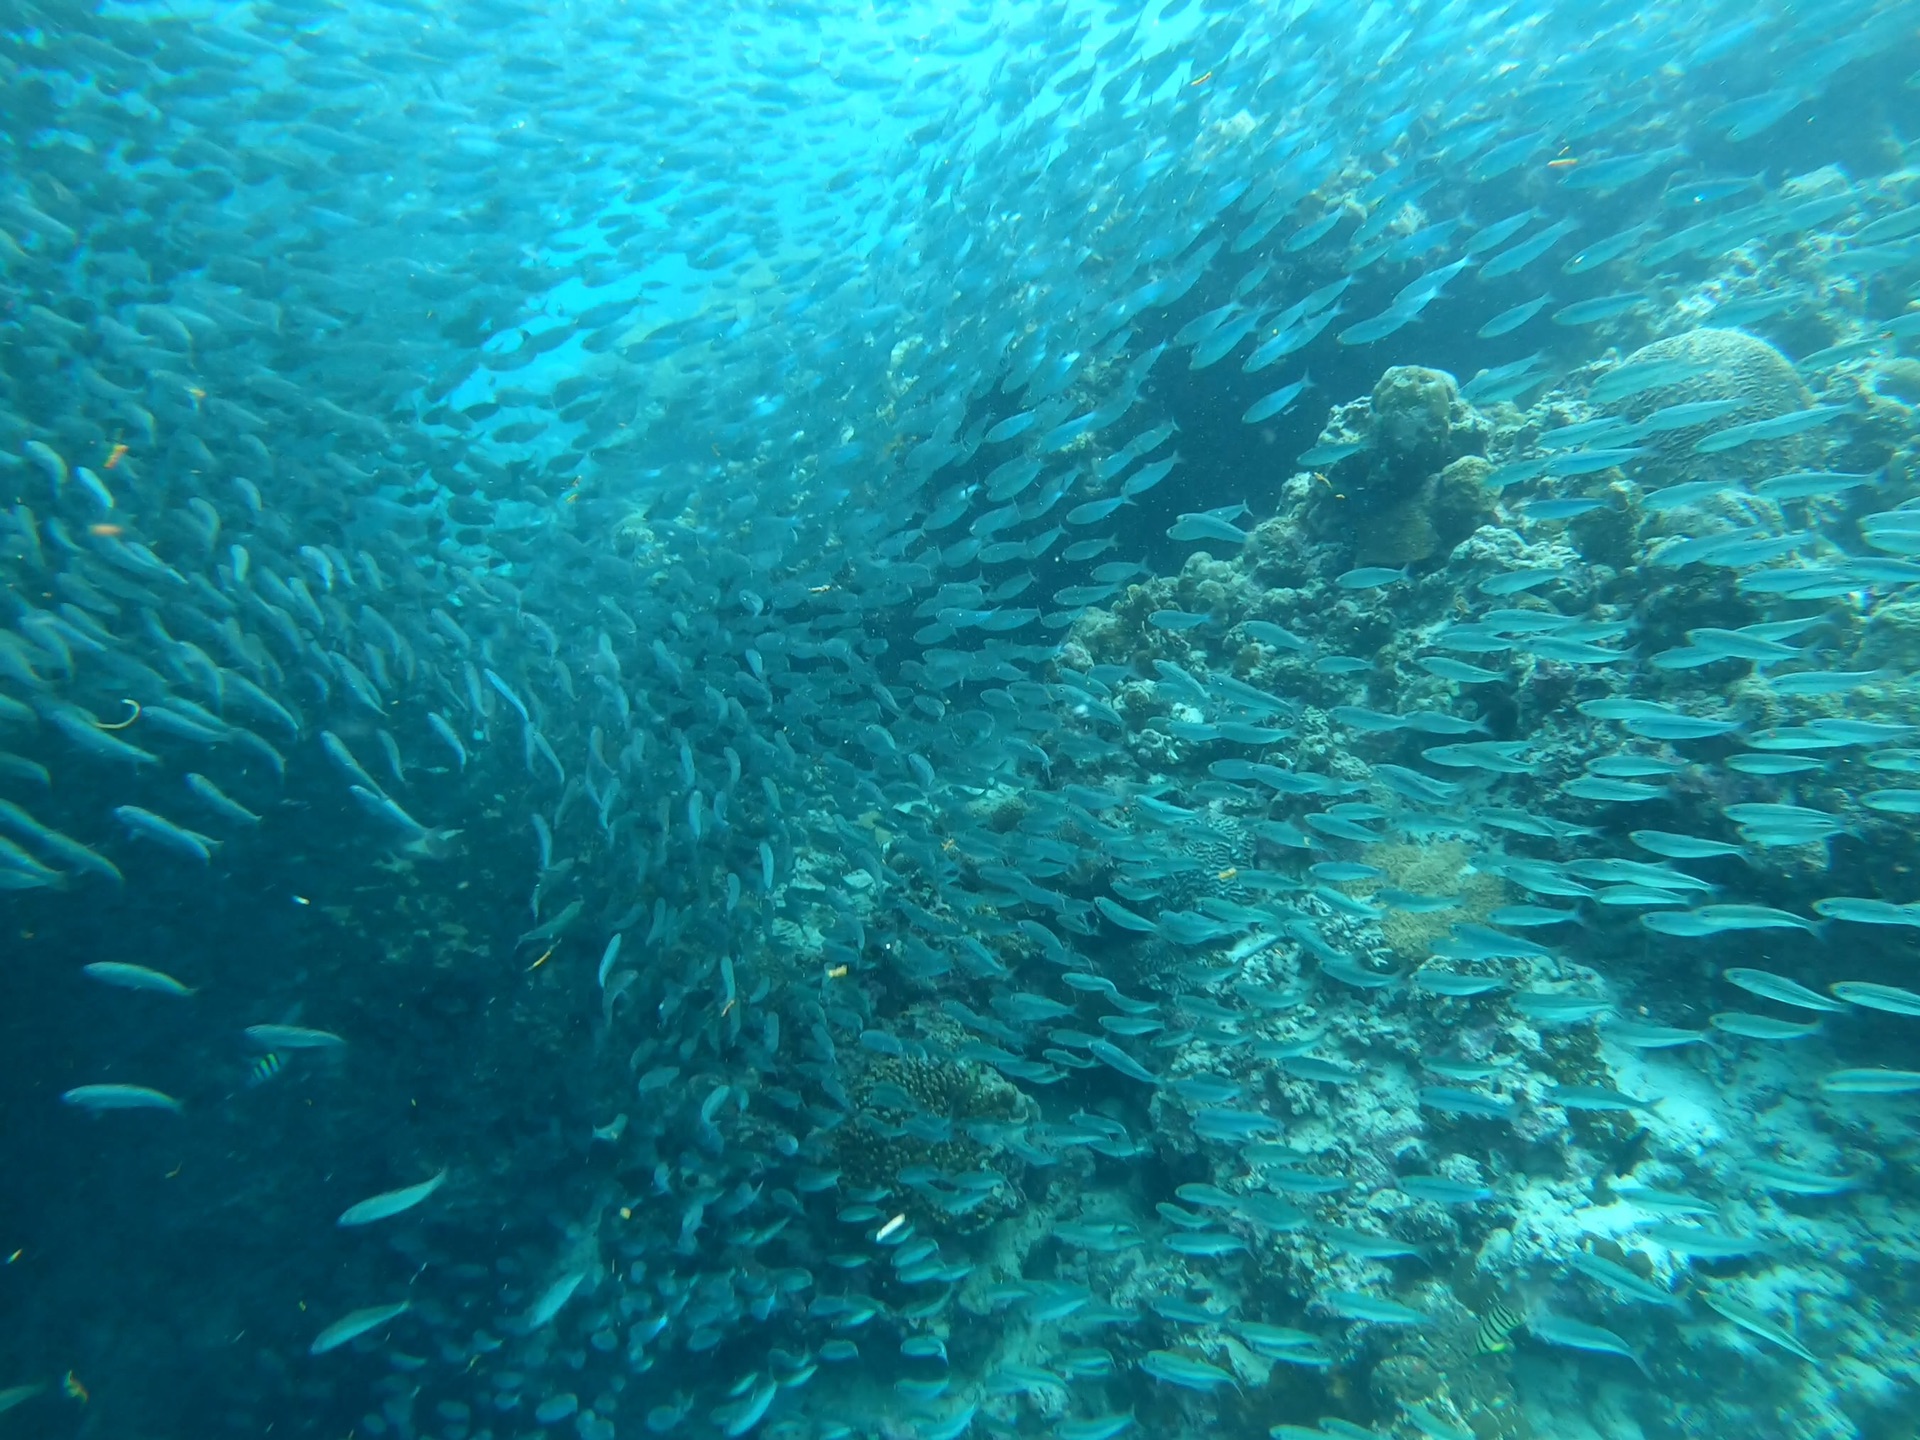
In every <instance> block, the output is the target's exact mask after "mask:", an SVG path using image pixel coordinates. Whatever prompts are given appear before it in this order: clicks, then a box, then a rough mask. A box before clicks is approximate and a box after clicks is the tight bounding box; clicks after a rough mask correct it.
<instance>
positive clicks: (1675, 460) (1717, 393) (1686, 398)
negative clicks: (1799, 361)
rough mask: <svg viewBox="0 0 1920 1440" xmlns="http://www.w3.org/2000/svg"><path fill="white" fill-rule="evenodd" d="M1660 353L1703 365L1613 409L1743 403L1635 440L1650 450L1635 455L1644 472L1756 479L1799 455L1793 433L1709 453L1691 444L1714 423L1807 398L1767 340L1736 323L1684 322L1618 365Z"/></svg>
mask: <svg viewBox="0 0 1920 1440" xmlns="http://www.w3.org/2000/svg"><path fill="white" fill-rule="evenodd" d="M1664 360H1678V361H1682V362H1685V363H1688V364H1698V365H1703V366H1705V367H1706V368H1705V369H1704V370H1703V371H1702V372H1701V373H1700V374H1698V375H1694V376H1692V377H1690V378H1689V379H1686V380H1681V381H1679V382H1677V383H1675V384H1672V385H1661V386H1657V387H1655V388H1654V389H1652V390H1646V391H1643V392H1641V393H1640V394H1639V395H1636V396H1634V397H1633V398H1632V399H1630V400H1628V401H1626V402H1624V404H1623V405H1622V406H1621V410H1622V412H1623V413H1625V414H1626V415H1627V416H1629V417H1630V418H1632V419H1635V420H1638V419H1641V418H1643V417H1644V416H1647V415H1651V414H1652V413H1653V412H1654V411H1655V410H1659V409H1662V408H1664V407H1665V406H1668V405H1682V404H1688V403H1690V402H1693V401H1698V400H1739V401H1742V402H1743V403H1742V404H1741V406H1740V408H1739V409H1737V410H1732V411H1729V412H1728V413H1727V414H1725V415H1723V416H1721V417H1720V418H1718V419H1716V420H1712V421H1709V422H1708V423H1707V424H1705V425H1694V426H1689V427H1688V428H1686V429H1684V430H1672V431H1668V432H1667V433H1665V434H1663V435H1652V436H1649V437H1648V438H1647V439H1645V440H1644V441H1642V442H1640V443H1642V444H1643V445H1645V446H1647V447H1648V448H1649V449H1651V450H1652V451H1653V452H1654V453H1653V455H1650V456H1648V457H1647V459H1646V460H1645V461H1643V462H1642V468H1643V470H1644V471H1645V472H1646V473H1647V474H1648V475H1649V476H1650V478H1652V479H1653V480H1655V481H1656V482H1657V483H1666V482H1669V481H1676V480H1717V479H1725V480H1749V479H1761V478H1764V477H1765V476H1768V475H1776V474H1778V473H1780V472H1781V471H1782V470H1788V469H1792V468H1794V467H1795V466H1797V465H1799V464H1801V463H1803V461H1804V459H1805V456H1806V452H1807V449H1808V442H1807V441H1806V440H1804V439H1801V438H1799V437H1796V438H1793V439H1789V440H1776V441H1768V442H1756V443H1754V444H1751V445H1742V446H1740V447H1739V448H1737V449H1733V450H1726V451H1722V452H1721V453H1720V454H1717V455H1696V454H1694V452H1693V446H1694V442H1695V441H1697V440H1699V439H1700V438H1701V437H1703V436H1705V435H1710V434H1712V433H1713V432H1714V431H1716V430H1722V429H1725V428H1726V427H1727V426H1729V425H1744V424H1746V423H1747V422H1748V421H1751V420H1765V419H1768V418H1770V417H1771V416H1774V415H1784V414H1786V413H1787V412H1788V411H1790V410H1804V409H1805V408H1806V407H1807V406H1809V405H1811V404H1812V403H1813V397H1812V396H1811V395H1810V394H1808V393H1807V387H1806V386H1805V385H1803V384H1801V383H1800V377H1799V375H1798V374H1796V373H1795V371H1794V368H1793V362H1792V361H1790V360H1788V359H1787V357H1786V356H1784V355H1782V354H1781V353H1780V352H1779V351H1778V350H1776V349H1774V348H1773V346H1771V345H1769V344H1768V343H1767V342H1766V341H1764V340H1760V339H1757V338H1755V337H1754V336H1752V335H1749V334H1747V333H1746V332H1745V331H1742V330H1713V329H1702V330H1689V331H1687V332H1685V333H1684V334H1681V335H1671V336H1668V337H1667V338H1666V339H1665V340H1656V341H1654V342H1653V344H1651V345H1647V346H1644V347H1643V348H1641V349H1639V350H1636V351H1634V352H1633V354H1631V355H1629V356H1628V357H1627V358H1626V359H1625V360H1624V361H1622V362H1621V364H1622V366H1623V367H1624V366H1629V365H1646V364H1652V363H1656V362H1659V361H1664ZM1656 457H1657V458H1656Z"/></svg>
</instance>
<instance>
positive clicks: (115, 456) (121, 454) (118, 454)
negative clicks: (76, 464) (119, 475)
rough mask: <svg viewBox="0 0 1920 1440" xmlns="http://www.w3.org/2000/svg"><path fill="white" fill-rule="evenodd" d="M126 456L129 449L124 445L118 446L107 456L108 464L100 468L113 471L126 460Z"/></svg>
mask: <svg viewBox="0 0 1920 1440" xmlns="http://www.w3.org/2000/svg"><path fill="white" fill-rule="evenodd" d="M126 455H127V447H126V446H124V445H120V444H116V445H115V446H114V447H113V449H112V450H111V451H110V452H109V453H108V455H107V463H106V464H104V465H102V466H101V467H100V468H101V469H102V470H111V469H113V467H114V466H116V465H118V464H119V463H120V462H121V461H122V460H124V459H125V458H126Z"/></svg>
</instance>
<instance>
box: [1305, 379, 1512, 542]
mask: <svg viewBox="0 0 1920 1440" xmlns="http://www.w3.org/2000/svg"><path fill="white" fill-rule="evenodd" d="M1486 438H1487V425H1486V422H1485V421H1484V420H1483V419H1482V418H1481V417H1480V416H1479V414H1478V413H1477V412H1476V411H1475V410H1474V409H1473V407H1472V406H1471V405H1469V404H1467V403H1466V402H1465V401H1464V400H1462V399H1461V398H1460V389H1459V386H1458V385H1457V384H1456V383H1455V382H1454V378H1453V377H1452V376H1451V375H1449V374H1447V373H1446V372H1445V371H1444V370H1429V369H1427V368H1425V367H1424V366H1419V365H1399V366H1395V367H1394V368H1392V369H1390V370H1388V371H1387V372H1386V373H1385V374H1383V375H1382V376H1381V377H1380V381H1379V383H1378V384H1377V385H1375V386H1374V387H1373V394H1372V395H1371V396H1369V397H1368V398H1366V399H1365V400H1358V401H1354V402H1353V403H1352V404H1349V405H1346V406H1342V407H1339V408H1337V409H1336V410H1335V411H1334V414H1333V416H1332V417H1331V419H1330V420H1329V422H1328V428H1327V431H1326V433H1324V434H1323V435H1322V439H1323V441H1324V440H1338V439H1353V440H1359V441H1361V442H1363V444H1364V448H1363V449H1361V450H1360V451H1359V452H1358V453H1356V454H1354V455H1352V456H1349V457H1348V458H1347V459H1346V460H1344V461H1341V462H1340V463H1339V464H1338V465H1337V466H1335V467H1334V468H1333V470H1332V471H1330V472H1329V474H1328V475H1327V477H1326V483H1324V484H1321V485H1317V486H1315V488H1314V490H1313V492H1312V494H1311V496H1310V498H1309V500H1308V506H1307V515H1306V521H1307V525H1308V527H1309V529H1310V531H1311V532H1312V533H1313V534H1314V535H1316V536H1317V537H1319V538H1321V539H1328V540H1344V541H1346V542H1347V543H1349V544H1350V545H1351V546H1352V547H1353V548H1352V551H1351V555H1352V560H1353V563H1354V564H1356V565H1410V564H1417V563H1419V562H1420V561H1423V560H1428V559H1431V558H1432V557H1434V556H1436V555H1444V554H1446V553H1447V552H1448V551H1450V550H1452V548H1453V547H1454V546H1455V545H1457V544H1459V543H1460V542H1461V541H1462V540H1464V539H1466V537H1467V536H1469V535H1471V534H1472V533H1473V532H1474V530H1475V529H1476V528H1478V527H1479V526H1480V525H1481V524H1482V523H1484V522H1485V521H1486V520H1487V519H1488V518H1490V517H1491V516H1492V514H1493V495H1492V492H1490V491H1489V490H1487V489H1486V487H1485V486H1484V484H1483V483H1482V481H1483V480H1484V478H1485V476H1486V474H1487V471H1488V467H1487V464H1486V462H1485V461H1484V459H1482V458H1481V456H1482V454H1483V452H1484V451H1485V448H1486Z"/></svg>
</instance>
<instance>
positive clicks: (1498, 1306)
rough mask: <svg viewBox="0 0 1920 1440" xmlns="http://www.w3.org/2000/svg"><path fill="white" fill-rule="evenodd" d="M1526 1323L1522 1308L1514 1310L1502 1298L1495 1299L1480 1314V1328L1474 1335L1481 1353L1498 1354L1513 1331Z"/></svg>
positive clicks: (1505, 1346) (1507, 1343)
mask: <svg viewBox="0 0 1920 1440" xmlns="http://www.w3.org/2000/svg"><path fill="white" fill-rule="evenodd" d="M1526 1323H1527V1316H1526V1312H1525V1311H1524V1310H1516V1309H1514V1308H1513V1306H1511V1305H1509V1304H1507V1302H1506V1301H1504V1300H1496V1301H1494V1302H1493V1303H1492V1304H1491V1305H1489V1306H1488V1307H1487V1308H1486V1309H1485V1310H1484V1311H1482V1312H1481V1314H1480V1329H1479V1331H1478V1333H1477V1334H1476V1336H1475V1340H1476V1344H1477V1348H1478V1349H1479V1352H1480V1353H1481V1354H1482V1355H1498V1354H1499V1353H1500V1352H1501V1351H1502V1350H1505V1349H1506V1348H1507V1347H1508V1346H1509V1345H1510V1344H1511V1343H1512V1340H1513V1332H1514V1331H1516V1330H1518V1329H1520V1328H1521V1327H1522V1326H1523V1325H1525V1324H1526Z"/></svg>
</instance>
